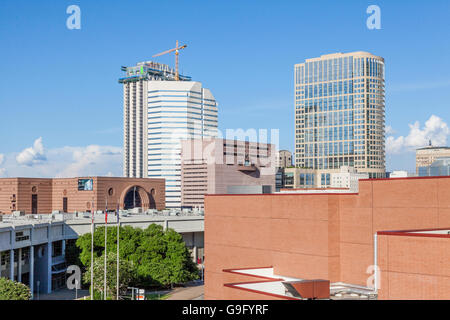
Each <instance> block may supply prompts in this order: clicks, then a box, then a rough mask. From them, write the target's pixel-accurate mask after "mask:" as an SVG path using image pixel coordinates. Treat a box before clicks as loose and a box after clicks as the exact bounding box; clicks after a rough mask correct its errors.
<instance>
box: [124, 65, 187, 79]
mask: <svg viewBox="0 0 450 320" xmlns="http://www.w3.org/2000/svg"><path fill="white" fill-rule="evenodd" d="M121 70H122V71H125V73H126V75H125V77H123V78H120V79H119V83H126V82H135V81H139V80H160V81H175V69H173V68H171V67H169V66H168V65H167V64H163V63H158V62H154V61H144V62H138V63H137V64H136V66H132V67H125V66H122V68H121ZM179 78H180V80H181V81H191V77H188V76H184V75H181V74H180V75H179Z"/></svg>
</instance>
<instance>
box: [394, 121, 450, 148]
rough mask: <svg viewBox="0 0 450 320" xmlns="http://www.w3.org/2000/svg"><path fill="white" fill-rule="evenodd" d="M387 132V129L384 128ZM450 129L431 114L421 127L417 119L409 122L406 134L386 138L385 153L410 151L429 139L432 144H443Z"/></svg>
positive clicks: (422, 145) (426, 143)
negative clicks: (411, 122) (412, 122)
mask: <svg viewBox="0 0 450 320" xmlns="http://www.w3.org/2000/svg"><path fill="white" fill-rule="evenodd" d="M386 132H387V130H386ZM449 134H450V129H449V128H448V126H447V123H445V122H444V121H443V120H442V119H441V118H440V117H438V116H435V115H432V116H431V117H430V118H429V119H428V120H427V121H426V122H425V126H424V127H423V128H422V129H421V128H420V123H419V121H416V122H415V123H414V124H409V134H408V135H407V136H399V137H397V138H395V137H394V136H392V135H391V136H388V137H387V138H386V153H391V154H398V153H403V152H412V151H415V149H417V148H420V147H424V146H426V145H428V143H429V141H430V140H431V142H432V144H433V145H434V146H445V145H446V144H447V137H448V135H449Z"/></svg>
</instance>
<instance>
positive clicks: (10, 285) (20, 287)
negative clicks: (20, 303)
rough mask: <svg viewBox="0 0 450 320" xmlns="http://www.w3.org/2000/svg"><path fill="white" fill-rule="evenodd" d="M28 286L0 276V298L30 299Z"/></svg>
mask: <svg viewBox="0 0 450 320" xmlns="http://www.w3.org/2000/svg"><path fill="white" fill-rule="evenodd" d="M30 298H31V292H30V288H28V287H27V286H26V285H24V284H23V283H20V282H16V281H12V280H9V279H7V278H0V300H30Z"/></svg>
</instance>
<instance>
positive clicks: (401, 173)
mask: <svg viewBox="0 0 450 320" xmlns="http://www.w3.org/2000/svg"><path fill="white" fill-rule="evenodd" d="M416 176H417V175H416V174H415V173H411V172H408V171H405V170H394V171H392V172H390V173H389V178H408V177H416Z"/></svg>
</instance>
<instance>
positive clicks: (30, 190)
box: [0, 177, 165, 214]
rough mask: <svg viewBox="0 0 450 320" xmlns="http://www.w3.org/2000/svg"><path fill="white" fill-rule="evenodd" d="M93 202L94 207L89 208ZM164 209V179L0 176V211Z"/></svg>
mask: <svg viewBox="0 0 450 320" xmlns="http://www.w3.org/2000/svg"><path fill="white" fill-rule="evenodd" d="M92 205H94V208H92ZM117 205H119V208H120V209H131V208H142V209H143V210H147V209H158V210H162V209H165V192H164V179H147V178H140V179H139V178H117V177H79V178H54V179H51V178H0V213H3V214H10V213H12V212H14V211H23V212H24V213H26V214H37V213H52V212H53V211H60V212H75V211H78V212H85V211H91V210H92V209H94V210H104V209H105V208H106V206H108V210H116V207H117Z"/></svg>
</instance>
